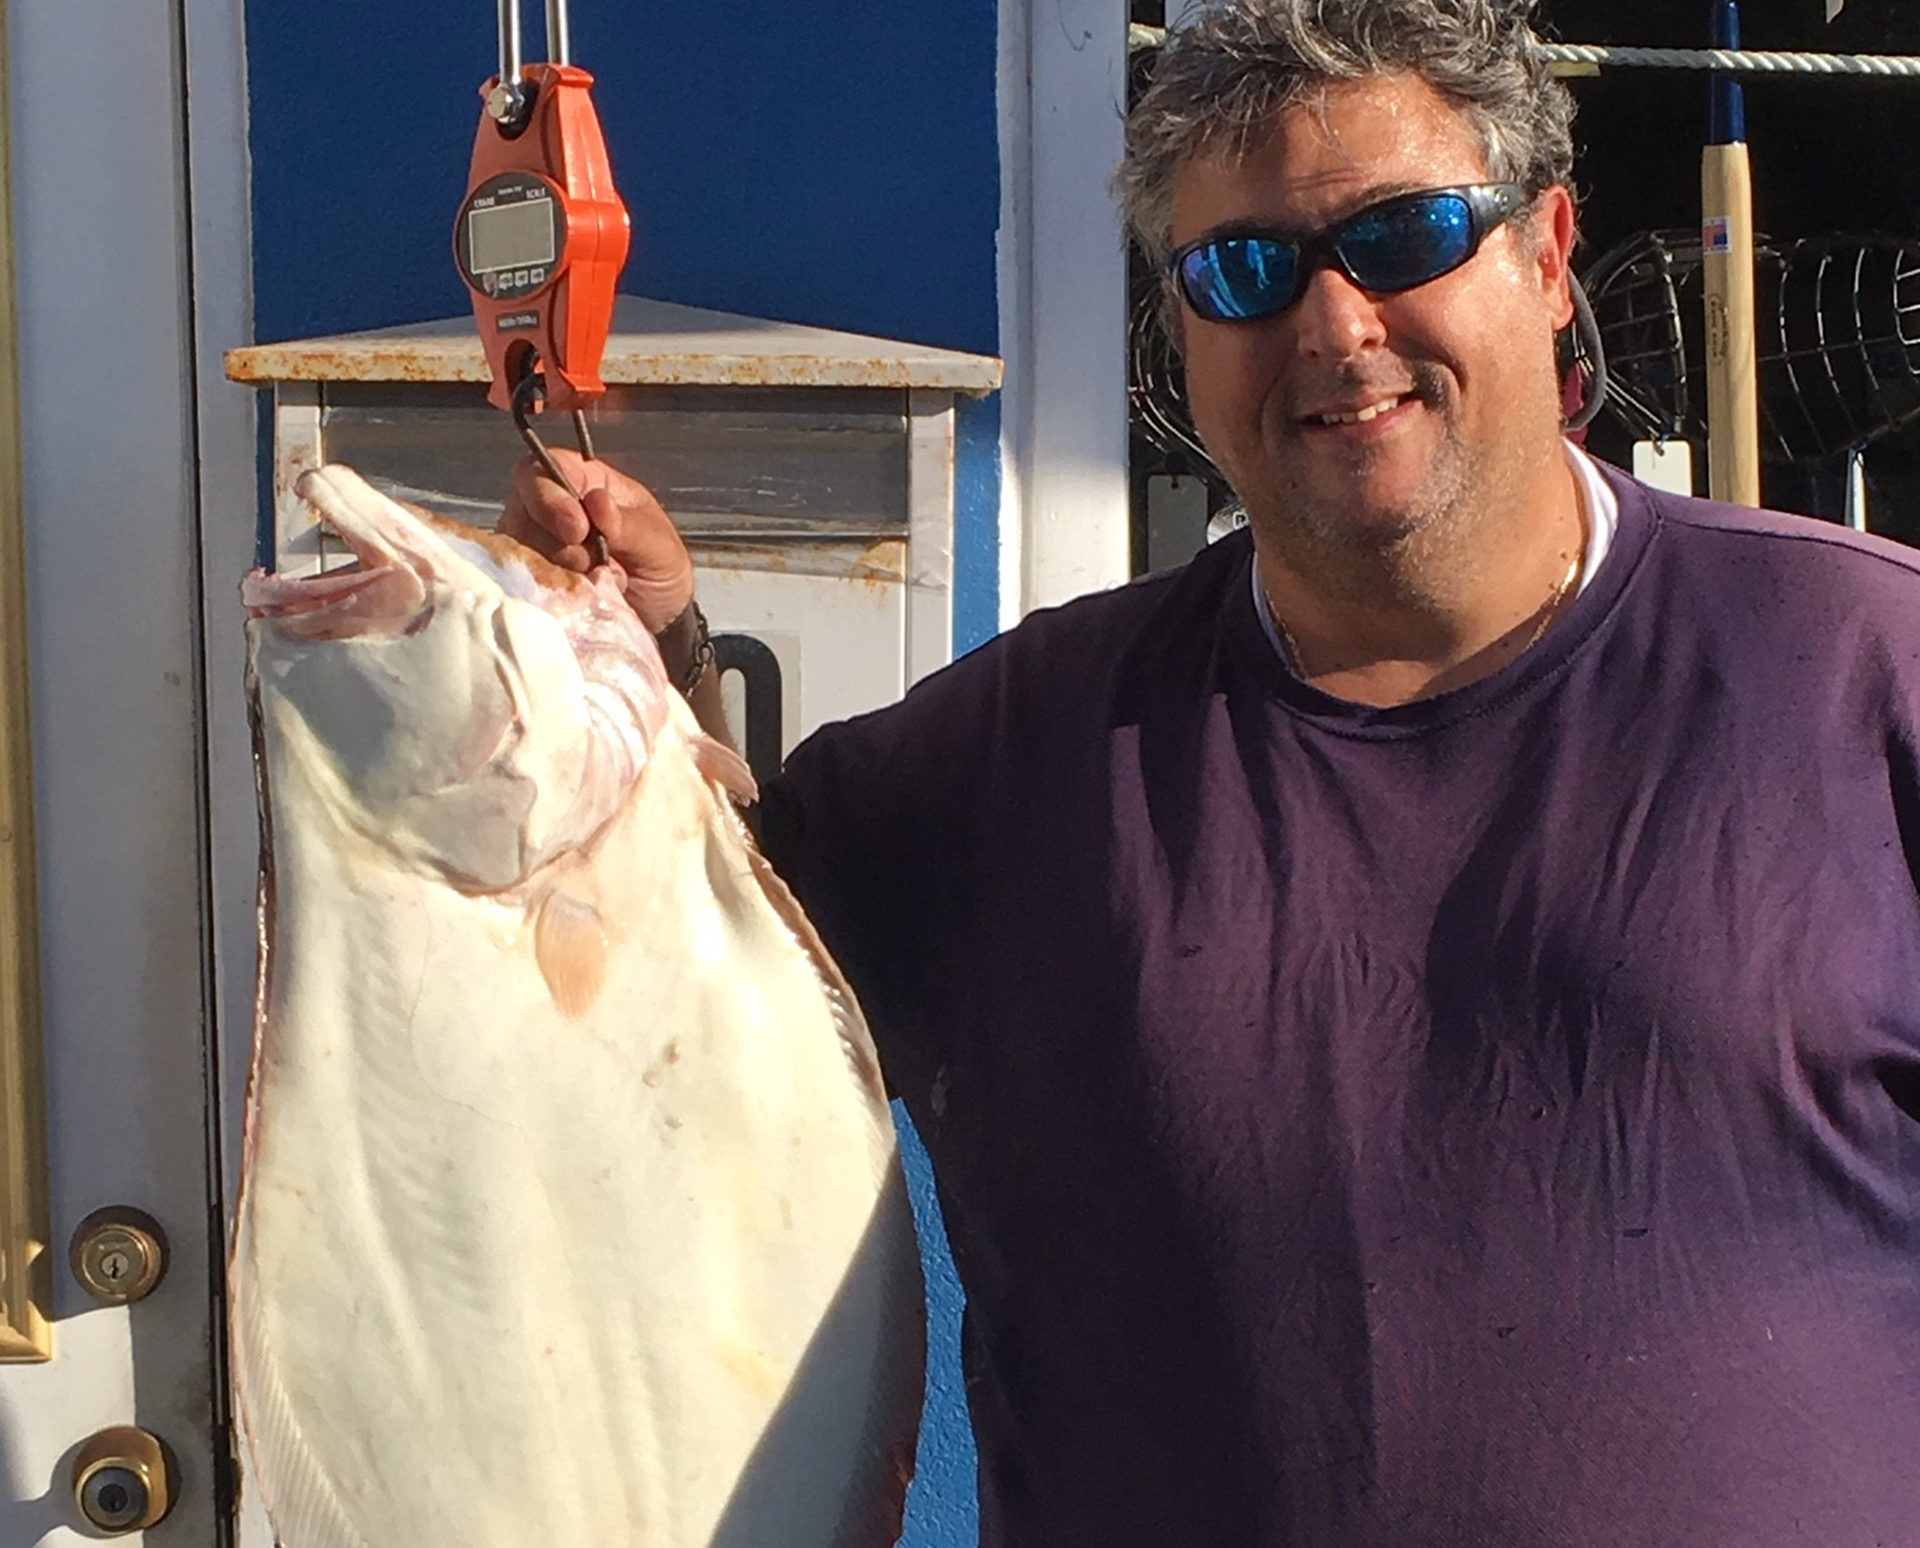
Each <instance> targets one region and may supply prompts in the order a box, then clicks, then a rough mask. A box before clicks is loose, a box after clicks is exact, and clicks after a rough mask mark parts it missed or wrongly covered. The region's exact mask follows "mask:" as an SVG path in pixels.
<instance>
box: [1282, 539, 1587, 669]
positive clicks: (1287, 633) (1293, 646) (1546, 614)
mask: <svg viewBox="0 0 1920 1548" xmlns="http://www.w3.org/2000/svg"><path fill="white" fill-rule="evenodd" d="M1586 557H1587V524H1586V521H1585V519H1584V517H1583V518H1582V519H1581V522H1580V544H1579V546H1578V547H1577V548H1575V549H1574V551H1573V558H1572V560H1571V561H1570V562H1569V563H1568V565H1567V573H1566V574H1565V575H1562V576H1561V577H1560V581H1559V584H1558V585H1556V586H1555V587H1554V588H1553V590H1552V591H1551V592H1549V593H1548V595H1547V600H1546V601H1545V602H1543V603H1542V604H1541V605H1540V621H1539V622H1538V623H1536V624H1535V625H1534V626H1533V633H1531V634H1529V635H1528V636H1527V643H1526V644H1524V645H1522V646H1521V647H1520V649H1519V651H1518V653H1517V655H1516V659H1518V656H1524V655H1525V654H1526V653H1527V652H1528V651H1530V650H1532V649H1533V647H1534V646H1536V645H1538V644H1539V643H1540V637H1541V636H1542V635H1544V634H1545V633H1546V632H1547V627H1548V625H1550V624H1551V623H1552V622H1553V620H1554V618H1555V617H1556V616H1558V614H1559V612H1560V604H1561V603H1562V602H1564V601H1566V599H1567V592H1568V590H1569V589H1570V588H1571V587H1572V585H1573V583H1574V581H1575V580H1576V579H1578V577H1579V575H1580V570H1581V566H1582V563H1583V561H1584V560H1585V559H1586ZM1260 592H1261V595H1263V596H1265V597H1266V599H1267V616H1268V617H1270V618H1271V619H1272V620H1273V627H1274V632H1275V633H1277V634H1278V635H1279V636H1280V654H1281V655H1282V656H1284V657H1285V658H1286V662H1287V666H1288V668H1289V670H1291V671H1292V673H1293V675H1294V676H1295V677H1297V678H1299V679H1300V680H1301V681H1302V682H1305V681H1307V675H1308V674H1307V669H1306V667H1305V666H1304V665H1303V664H1302V662H1301V658H1300V642H1299V641H1298V640H1296V639H1295V638H1294V637H1293V631H1292V630H1291V629H1289V628H1288V627H1287V623H1286V620H1285V619H1284V618H1282V617H1281V616H1280V613H1279V610H1278V609H1277V608H1275V607H1274V605H1273V596H1272V594H1271V593H1269V592H1268V591H1267V583H1266V582H1265V581H1264V580H1262V581H1261V582H1260Z"/></svg>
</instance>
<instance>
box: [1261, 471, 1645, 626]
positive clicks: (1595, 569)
mask: <svg viewBox="0 0 1920 1548" xmlns="http://www.w3.org/2000/svg"><path fill="white" fill-rule="evenodd" d="M1563 444H1564V445H1565V446H1566V448H1567V461H1568V462H1569V463H1571V464H1572V466H1573V476H1574V481H1575V482H1576V483H1577V484H1578V485H1579V487H1580V504H1581V508H1582V510H1583V512H1584V514H1585V516H1586V521H1587V562H1586V564H1585V565H1584V566H1582V567H1581V570H1580V583H1579V584H1578V585H1577V586H1575V587H1574V588H1573V595H1574V596H1578V595H1579V594H1580V593H1581V592H1583V591H1585V590H1586V589H1587V587H1588V586H1590V585H1591V584H1592V583H1593V578H1594V576H1596V575H1598V574H1599V573H1600V566H1601V565H1602V564H1603V563H1604V562H1605V560H1606V557H1607V552H1608V550H1609V549H1611V548H1612V547H1613V539H1614V534H1615V533H1617V532H1618V531H1619V530H1620V500H1619V497H1618V496H1617V495H1615V494H1614V492H1613V485H1611V484H1609V483H1608V482H1607V481H1606V479H1605V478H1604V477H1603V476H1602V474H1601V472H1600V469H1599V468H1597V467H1596V466H1594V461H1593V458H1591V457H1589V456H1588V455H1587V454H1586V452H1585V451H1583V450H1582V449H1581V448H1580V447H1578V446H1576V445H1574V443H1573V442H1572V441H1567V442H1564V443H1563ZM1251 568H1252V572H1253V610H1254V611H1255V612H1256V613H1258V614H1259V615H1260V628H1261V631H1262V632H1263V633H1264V634H1265V635H1266V637H1267V643H1268V644H1270V645H1272V646H1273V649H1274V654H1276V655H1277V656H1279V657H1280V659H1281V660H1282V661H1285V660H1286V658H1287V653H1286V649H1285V648H1284V647H1283V646H1282V645H1281V643H1280V629H1279V626H1278V625H1276V624H1275V623H1274V621H1273V607H1272V604H1270V603H1269V602H1268V601H1267V588H1266V587H1265V586H1263V585H1261V584H1260V564H1259V560H1258V558H1257V557H1256V559H1255V561H1254V563H1253V565H1252V567H1251Z"/></svg>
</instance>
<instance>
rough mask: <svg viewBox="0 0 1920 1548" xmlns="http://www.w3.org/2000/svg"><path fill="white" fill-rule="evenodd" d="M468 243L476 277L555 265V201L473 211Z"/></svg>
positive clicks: (531, 201) (498, 205)
mask: <svg viewBox="0 0 1920 1548" xmlns="http://www.w3.org/2000/svg"><path fill="white" fill-rule="evenodd" d="M467 244H468V247H469V249H470V251H471V254H472V262H473V271H474V273H476V274H486V273H488V272H490V271H491V270H494V269H524V268H527V267H529V266H530V265H533V264H542V263H552V262H553V202H552V201H551V200H549V199H529V200H527V201H525V202H524V203H520V204H497V205H495V206H494V207H493V208H492V209H490V210H472V211H469V212H468V215H467Z"/></svg>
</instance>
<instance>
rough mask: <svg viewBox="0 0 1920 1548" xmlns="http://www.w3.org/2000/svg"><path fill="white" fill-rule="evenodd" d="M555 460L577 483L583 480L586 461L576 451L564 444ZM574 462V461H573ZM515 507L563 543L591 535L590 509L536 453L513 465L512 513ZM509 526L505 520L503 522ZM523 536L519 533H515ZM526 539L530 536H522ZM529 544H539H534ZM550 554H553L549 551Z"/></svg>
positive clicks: (510, 503) (556, 451) (503, 525)
mask: <svg viewBox="0 0 1920 1548" xmlns="http://www.w3.org/2000/svg"><path fill="white" fill-rule="evenodd" d="M553 456H554V461H555V462H557V463H558V464H559V465H560V469H561V471H562V472H563V473H565V474H566V475H567V477H568V478H570V479H572V480H573V481H574V487H575V488H578V487H579V484H580V475H579V472H578V468H579V465H580V463H581V461H582V459H581V458H580V456H579V455H578V454H577V453H574V452H568V451H566V450H565V449H564V448H559V449H556V450H555V451H554V453H553ZM570 462H571V465H569V463H570ZM515 507H518V509H519V512H520V513H521V514H523V515H524V516H526V517H527V518H528V519H529V520H530V521H532V522H533V524H534V525H535V526H538V527H542V528H544V529H545V530H546V531H548V532H550V533H552V534H553V535H554V536H555V537H556V538H558V539H559V540H560V541H561V542H562V543H584V542H585V541H586V538H587V513H586V512H585V511H583V510H581V508H580V503H579V502H578V501H577V500H575V499H574V498H573V496H572V495H570V494H568V493H567V491H566V490H564V489H562V488H561V487H560V486H559V485H558V484H556V483H555V482H554V481H553V479H552V478H551V477H549V476H548V474H547V471H546V469H544V468H543V467H541V466H540V463H539V462H538V461H537V460H536V459H535V458H533V457H522V458H521V459H520V460H519V461H518V462H516V463H515V464H514V465H513V498H512V499H511V500H510V501H508V503H507V510H508V514H509V515H511V514H513V513H514V510H515ZM501 525H502V528H503V530H504V528H505V525H506V524H505V522H504V521H503V522H502V524H501ZM513 535H514V536H515V537H520V534H519V533H517V532H516V533H514V534H513ZM521 541H522V542H525V541H526V539H524V538H521ZM529 546H535V547H537V546H538V545H533V544H530V545H529ZM548 557H550V558H551V557H553V556H552V555H549V556H548Z"/></svg>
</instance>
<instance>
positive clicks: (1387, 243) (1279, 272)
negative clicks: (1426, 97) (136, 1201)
mask: <svg viewBox="0 0 1920 1548" xmlns="http://www.w3.org/2000/svg"><path fill="white" fill-rule="evenodd" d="M1526 207H1527V198H1526V195H1525V194H1524V193H1523V192H1522V191H1521V188H1520V185H1519V184H1518V183H1475V184H1471V185H1468V186H1463V187H1459V188H1428V189H1423V190H1421V191H1420V192H1418V193H1408V194H1397V195H1395V196H1394V197H1393V198H1391V199H1382V200H1381V201H1380V202H1379V203H1378V204H1370V205H1368V206H1367V207H1366V208H1365V209H1363V210H1359V211H1356V212H1355V213H1354V214H1352V215H1349V216H1348V217H1347V218H1346V219H1345V220H1342V221H1338V222H1336V223H1335V224H1333V225H1331V226H1328V227H1327V228H1326V229H1325V230H1324V231H1318V232H1315V233H1314V234H1313V235H1312V236H1309V237H1302V238H1301V239H1300V240H1299V241H1289V240H1287V239H1286V238H1285V237H1282V236H1277V235H1275V234H1274V233H1272V232H1269V231H1241V232H1229V233H1227V234H1226V235H1224V236H1211V237H1202V238H1201V239H1200V240H1199V241H1198V242H1189V243H1188V244H1187V245H1186V246H1185V247H1183V248H1181V249H1180V250H1179V251H1178V252H1177V253H1175V254H1174V255H1173V257H1171V258H1170V259H1168V260H1167V268H1168V271H1169V272H1170V273H1171V275H1172V276H1173V280H1174V283H1175V284H1176V285H1178V286H1179V287H1180V294H1181V295H1183V296H1185V297H1186V298H1187V305H1189V306H1191V307H1192V308H1193V309H1194V311H1196V312H1198V313H1199V314H1200V315H1201V316H1202V317H1204V318H1206V319H1207V321H1209V322H1254V321H1256V320H1258V319H1259V318H1262V317H1272V316H1273V315H1274V314H1275V313H1276V312H1282V311H1285V310H1286V308H1288V307H1289V306H1292V305H1293V303H1294V302H1295V301H1297V300H1298V299H1299V298H1300V293H1301V292H1302V291H1303V290H1305V289H1306V288H1307V281H1308V280H1310V279H1311V278H1312V277H1313V275H1314V271H1315V270H1317V269H1319V268H1320V267H1321V266H1322V265H1324V264H1331V265H1333V266H1334V267H1335V268H1337V269H1338V270H1339V271H1340V272H1341V273H1342V274H1344V275H1346V277H1347V278H1348V279H1350V280H1352V281H1353V283H1354V284H1356V285H1358V286H1359V287H1360V288H1361V289H1362V290H1370V291H1374V292H1376V293H1390V292H1393V291H1398V290H1411V289H1413V287H1414V286H1415V285H1424V284H1426V283H1427V281H1428V280H1435V279H1438V278H1440V276H1441V275H1443V274H1449V273H1451V272H1452V271H1453V270H1455V269H1457V268H1459V267H1460V265H1461V264H1463V263H1465V262H1466V261H1467V260H1468V259H1469V258H1471V257H1472V256H1473V255H1474V254H1475V253H1476V252H1478V251H1479V250H1480V244H1481V242H1482V241H1484V240H1485V239H1486V236H1487V233H1488V232H1490V231H1492V230H1494V229H1495V228H1496V227H1498V226H1500V225H1502V224H1503V223H1504V222H1506V221H1509V220H1511V219H1513V217H1514V216H1515V215H1518V214H1519V213H1520V212H1521V211H1522V210H1524V209H1525V208H1526Z"/></svg>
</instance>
